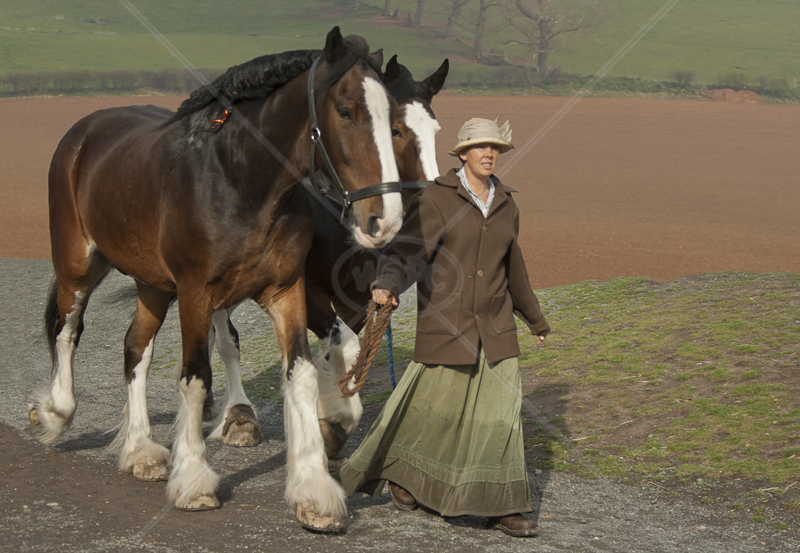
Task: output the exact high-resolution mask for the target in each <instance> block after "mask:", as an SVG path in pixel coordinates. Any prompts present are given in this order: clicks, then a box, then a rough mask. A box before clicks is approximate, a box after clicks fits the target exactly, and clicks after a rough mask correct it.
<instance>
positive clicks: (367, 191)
mask: <svg viewBox="0 0 800 553" xmlns="http://www.w3.org/2000/svg"><path fill="white" fill-rule="evenodd" d="M321 59H322V56H318V57H317V58H316V59H315V60H314V63H312V64H311V69H310V70H309V72H308V87H307V88H308V115H309V122H310V124H311V148H310V149H309V163H308V166H309V179H310V181H311V183H312V184H313V187H314V188H316V189H317V190H318V191H319V192H320V193H321V194H322V195H324V196H326V197H328V198H330V199H331V200H332V201H335V202H336V203H337V204H339V205H340V206H341V208H342V212H341V213H340V214H339V221H340V222H342V221H344V218H345V215H346V214H347V210H348V209H349V207H350V205H351V204H352V203H353V202H357V201H358V200H363V199H365V198H371V197H372V196H380V195H382V194H387V193H390V192H400V191H402V190H422V189H423V188H425V187H426V186H427V185H428V184H430V183H431V181H410V182H382V183H378V184H373V185H370V186H366V187H364V188H360V189H358V190H354V191H353V192H348V191H347V189H345V187H344V185H343V184H342V181H341V179H340V178H339V174H338V173H337V172H336V170H335V169H334V167H333V162H331V158H330V156H329V155H328V152H327V150H326V149H325V145H324V144H323V143H322V131H321V130H320V128H319V120H318V119H317V109H316V98H315V93H314V77H315V75H316V72H317V65H319V63H320V60H321ZM317 152H319V157H320V158H321V159H322V163H323V165H325V169H326V170H327V172H328V175H329V176H330V178H331V180H332V181H333V184H334V188H335V191H336V193H337V194H336V196H339V197H338V198H337V197H336V196H334V195H329V194H327V192H326V189H325V187H323V186H321V185H320V184H318V183H317V179H316V177H315V173H316V170H315V168H314V167H315V164H316V157H317V156H316V154H317Z"/></svg>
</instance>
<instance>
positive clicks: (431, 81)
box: [387, 58, 450, 96]
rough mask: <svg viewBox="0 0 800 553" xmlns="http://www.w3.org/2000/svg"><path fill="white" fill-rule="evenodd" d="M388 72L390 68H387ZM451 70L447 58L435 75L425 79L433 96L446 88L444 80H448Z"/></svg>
mask: <svg viewBox="0 0 800 553" xmlns="http://www.w3.org/2000/svg"><path fill="white" fill-rule="evenodd" d="M387 70H388V67H387ZM449 70H450V61H449V60H448V59H447V58H445V59H444V61H443V62H442V65H440V66H439V69H437V70H436V71H435V72H434V73H433V75H431V76H430V77H428V78H427V79H425V80H424V81H422V82H424V83H425V84H426V85H427V86H428V90H430V91H431V94H432V95H434V96H435V95H436V94H438V93H439V91H440V90H441V89H442V87H443V86H444V80H445V79H446V78H447V72H448V71H449Z"/></svg>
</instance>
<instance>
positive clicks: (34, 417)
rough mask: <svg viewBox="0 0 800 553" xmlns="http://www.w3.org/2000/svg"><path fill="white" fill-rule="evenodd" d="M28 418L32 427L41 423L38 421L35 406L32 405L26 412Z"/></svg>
mask: <svg viewBox="0 0 800 553" xmlns="http://www.w3.org/2000/svg"><path fill="white" fill-rule="evenodd" d="M28 419H30V421H31V426H33V427H36V428H38V427H39V426H41V425H42V423H41V422H39V414H38V413H37V411H36V407H33V408H32V409H31V410H30V412H29V413H28Z"/></svg>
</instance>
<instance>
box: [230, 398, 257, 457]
mask: <svg viewBox="0 0 800 553" xmlns="http://www.w3.org/2000/svg"><path fill="white" fill-rule="evenodd" d="M260 441H261V428H259V426H258V420H257V419H256V414H255V412H254V411H253V409H252V407H250V406H249V405H234V406H233V407H231V409H230V411H228V416H227V417H225V426H224V427H223V429H222V442H223V443H224V444H225V445H230V446H234V447H253V446H257V445H258V443H259V442H260Z"/></svg>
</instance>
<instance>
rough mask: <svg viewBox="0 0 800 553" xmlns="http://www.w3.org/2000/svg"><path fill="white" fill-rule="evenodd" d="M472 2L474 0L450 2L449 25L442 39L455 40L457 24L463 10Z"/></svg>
mask: <svg viewBox="0 0 800 553" xmlns="http://www.w3.org/2000/svg"><path fill="white" fill-rule="evenodd" d="M470 2H472V0H448V1H447V3H446V6H447V25H446V26H445V28H444V33H442V38H453V36H454V35H455V28H456V24H457V23H458V18H459V16H460V15H461V8H463V7H464V6H466V5H467V4H469V3H470Z"/></svg>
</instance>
